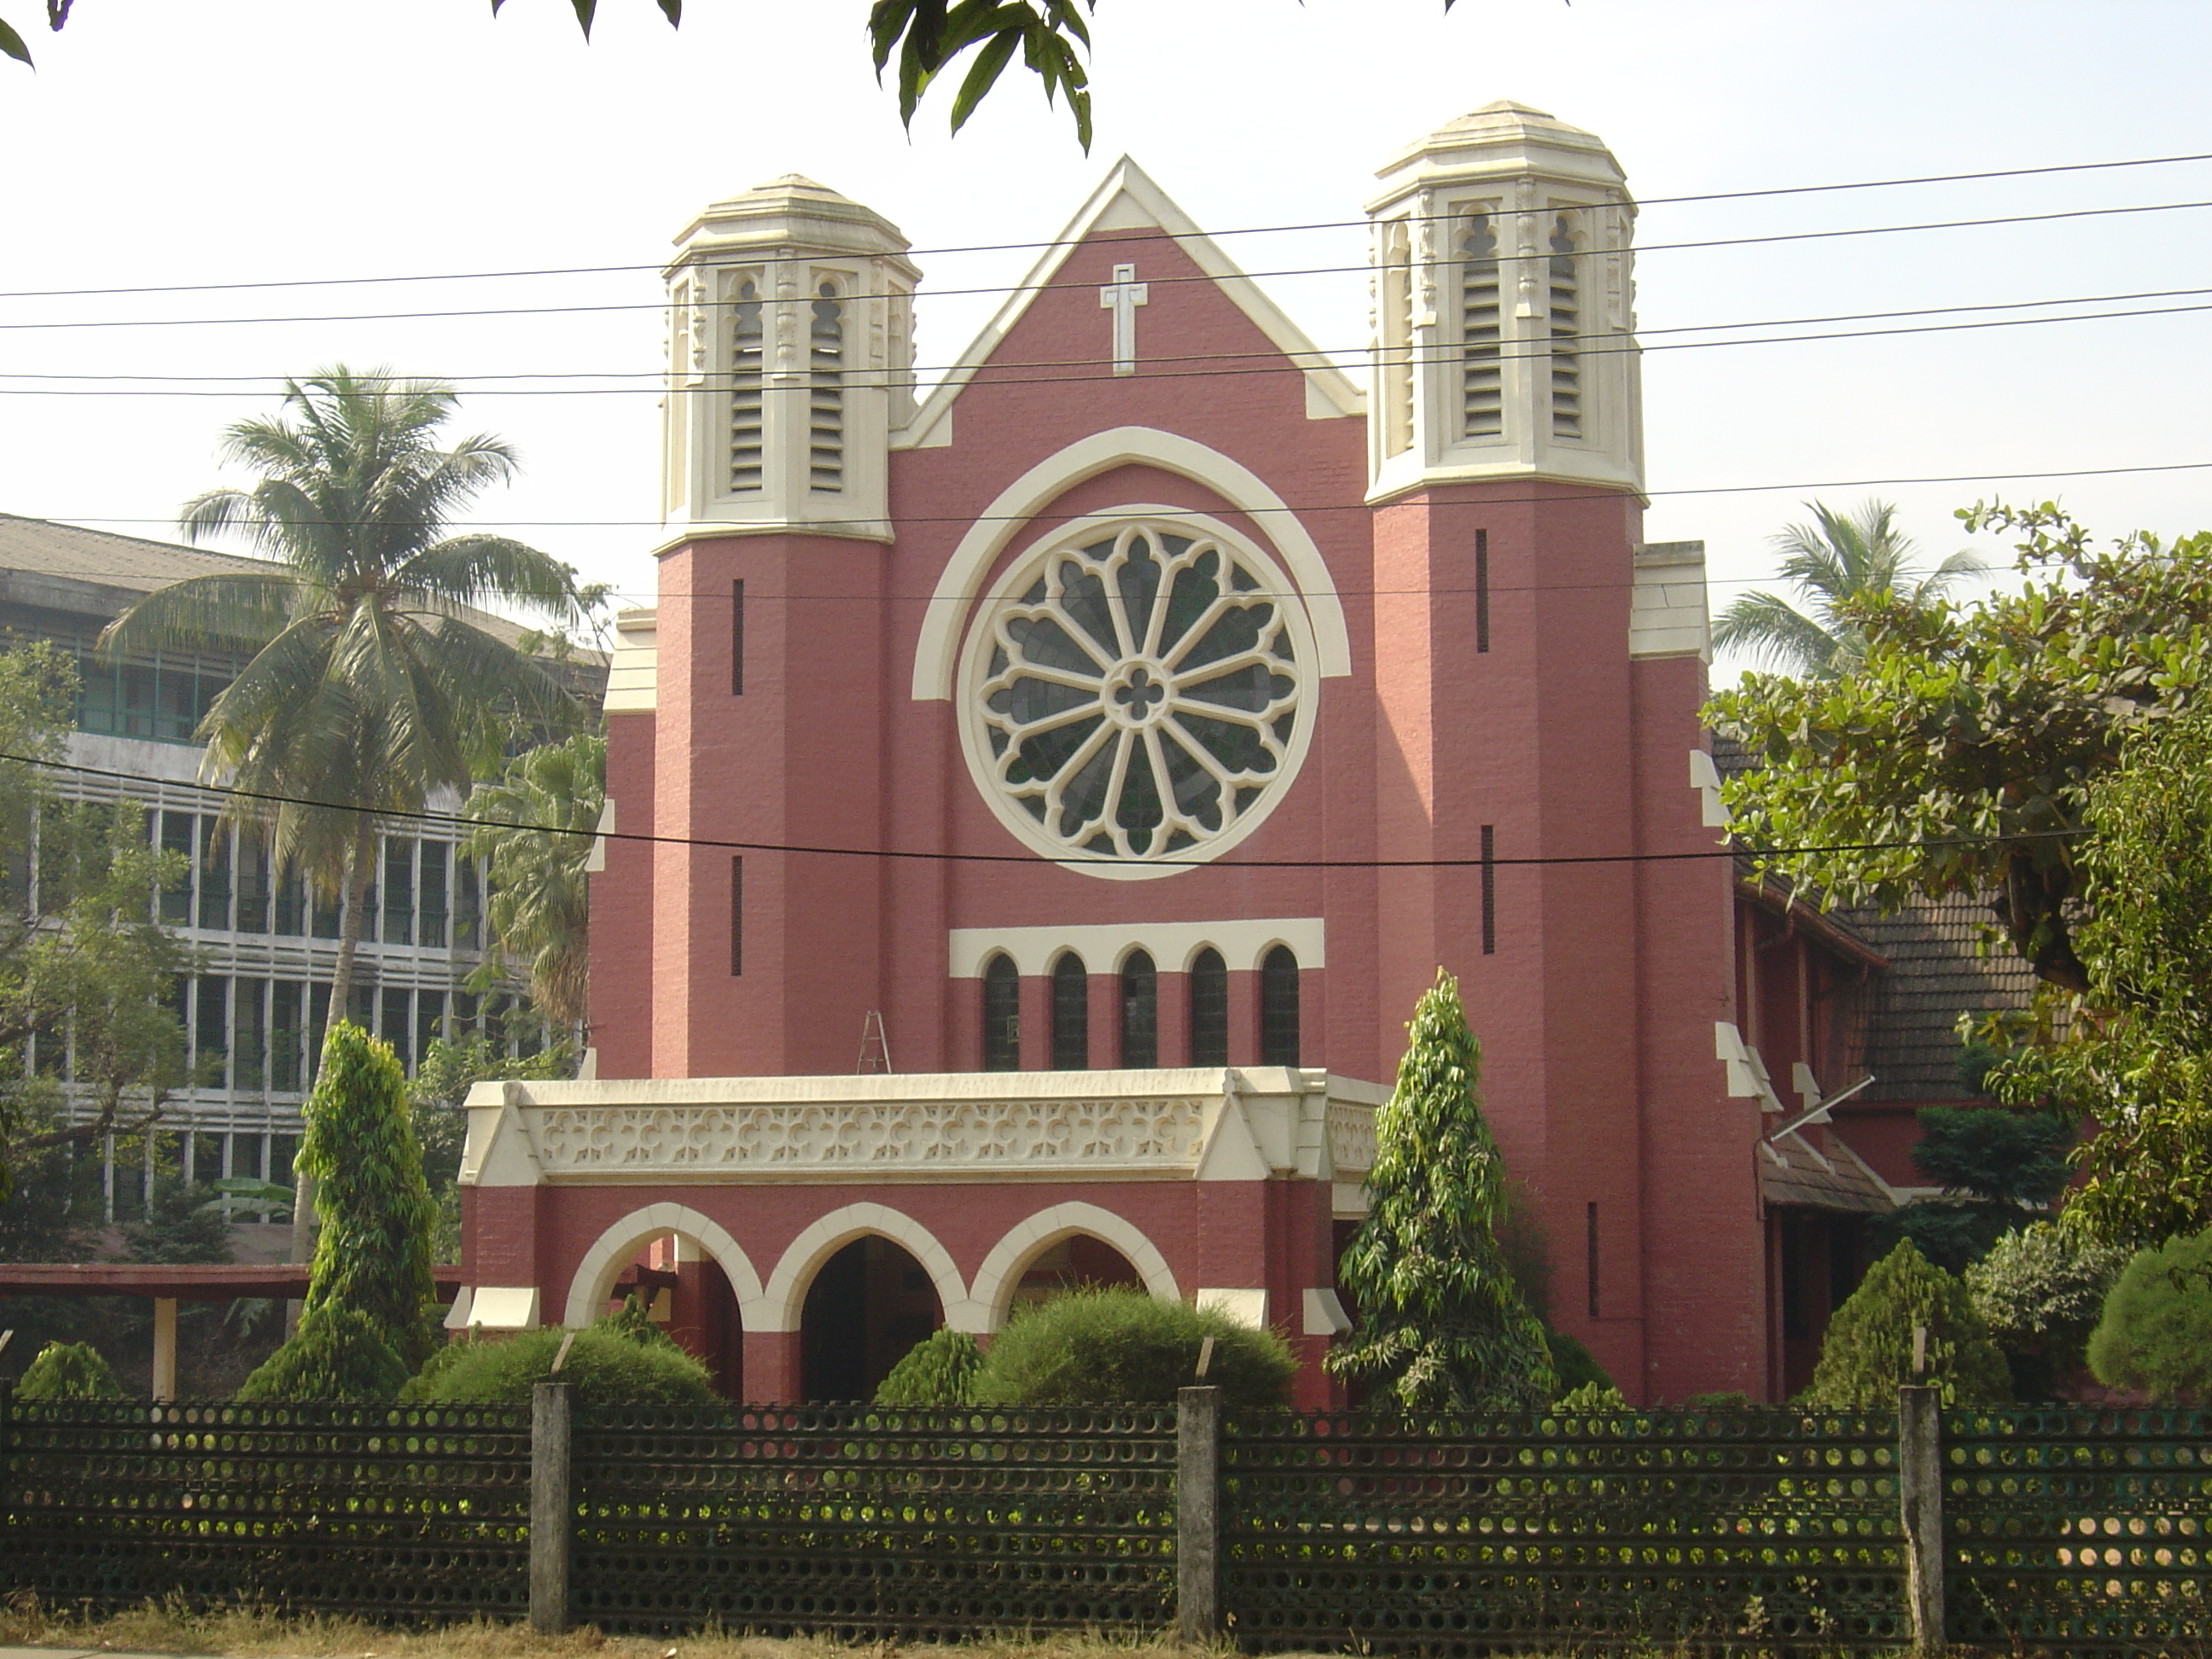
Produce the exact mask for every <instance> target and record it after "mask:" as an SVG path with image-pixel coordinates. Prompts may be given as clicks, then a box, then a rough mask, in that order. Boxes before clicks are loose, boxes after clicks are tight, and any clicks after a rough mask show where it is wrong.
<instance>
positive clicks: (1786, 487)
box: [0, 461, 2212, 558]
mask: <svg viewBox="0 0 2212 1659" xmlns="http://www.w3.org/2000/svg"><path fill="white" fill-rule="evenodd" d="M2208 470H2212V461H2163V462H2153V463H2147V464H2144V465H2135V466H2083V467H2070V468H2047V469H2045V470H2044V471H2034V472H1959V473H1951V474H1946V475H1941V476H1929V477H1915V478H1824V479H1818V480H1814V481H1813V482H1809V483H1763V484H1707V485H1702V486H1699V487H1698V488H1695V489H1645V490H1641V491H1638V492H1634V493H1637V494H1638V495H1641V496H1643V497H1644V499H1646V500H1657V499H1659V498H1662V497H1665V498H1668V499H1673V498H1675V497H1679V496H1685V495H1771V494H1776V493H1778V492H1783V491H1796V490H1800V489H1810V490H1817V489H1894V488H1899V487H1905V486H1911V485H1918V484H1961V483H2027V482H2029V481H2032V480H2034V479H2039V478H2109V477H2125V476H2130V475H2133V474H2136V473H2146V472H2202V471H2208ZM1409 493H1410V491H1409ZM1619 493H1620V494H1623V495H1626V494H1629V493H1631V492H1630V491H1628V490H1626V489H1622V490H1620V492H1619ZM1565 499H1570V498H1567V497H1563V496H1560V495H1548V494H1547V495H1486V496H1485V497H1484V498H1483V499H1482V501H1480V502H1468V503H1465V504H1463V505H1464V506H1465V507H1468V508H1474V507H1510V506H1528V505H1530V504H1534V503H1539V502H1546V501H1562V500H1565ZM1387 505H1389V503H1387V502H1374V501H1344V502H1319V503H1307V504H1303V505H1301V504H1297V503H1293V502H1285V504H1284V505H1283V506H1281V507H1231V508H1230V509H1229V510H1231V511H1232V512H1236V513H1241V514H1243V516H1245V517H1247V518H1250V519H1255V520H1260V521H1261V522H1262V523H1264V522H1265V521H1266V520H1267V519H1268V518H1270V517H1272V516H1273V515H1275V514H1278V513H1287V514H1290V515H1291V516H1293V517H1298V516H1304V515H1307V514H1315V515H1318V514H1321V513H1374V512H1375V511H1376V509H1377V507H1383V506H1387ZM1453 505H1462V504H1458V503H1454V504H1453ZM1188 510H1190V511H1202V510H1204V509H1201V508H1192V509H1188ZM10 518H16V519H24V520H29V521H31V522H33V523H40V524H58V525H63V526H65V527H78V526H83V525H88V524H158V525H173V524H174V523H175V522H176V520H173V519H129V518H103V517H101V516H100V515H99V514H98V513H46V514H33V513H0V522H5V521H6V520H8V519H10ZM1037 518H1038V515H1037V514H1036V513H901V514H899V515H898V521H899V523H900V524H901V525H924V524H959V525H975V524H994V523H997V524H1025V523H1030V522H1032V521H1036V520H1037ZM292 522H294V523H297V524H301V525H309V524H321V523H327V522H331V521H330V520H309V519H301V520H292ZM877 522H878V520H875V519H872V518H869V519H811V520H808V521H807V522H806V523H805V524H803V525H791V526H776V528H777V529H778V530H779V531H781V532H782V533H787V534H792V535H804V534H805V533H806V532H808V531H810V530H819V529H829V528H837V527H841V526H856V525H872V524H875V523H877ZM469 527H470V528H471V529H475V530H658V531H661V532H669V531H671V530H675V531H681V532H685V533H686V534H687V535H689V534H690V532H694V531H696V532H697V535H698V538H699V539H704V538H707V537H709V536H713V535H718V534H725V533H731V532H744V531H745V530H747V529H748V528H750V526H744V525H729V526H722V525H704V526H692V525H688V524H684V523H681V522H678V521H674V520H662V519H486V520H478V521H475V522H472V523H471V526H469ZM94 533H98V532H94ZM164 545H172V544H164ZM192 551H198V550H197V549H194V550H192ZM211 556H215V557H221V558H240V557H244V556H245V555H241V554H213V555H211Z"/></svg>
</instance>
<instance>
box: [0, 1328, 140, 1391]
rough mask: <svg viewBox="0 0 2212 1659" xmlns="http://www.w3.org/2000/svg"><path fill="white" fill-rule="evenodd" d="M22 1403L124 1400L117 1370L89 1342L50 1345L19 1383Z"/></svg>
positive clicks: (27, 1367)
mask: <svg viewBox="0 0 2212 1659" xmlns="http://www.w3.org/2000/svg"><path fill="white" fill-rule="evenodd" d="M15 1395H16V1397H17V1398H18V1399H21V1400H125V1399H128V1398H129V1397H130V1395H129V1393H128V1391H127V1390H125V1388H124V1386H123V1383H122V1381H121V1379H120V1378H118V1376H116V1375H115V1368H114V1367H113V1366H112V1365H110V1364H108V1363H107V1361H106V1359H105V1358H101V1356H100V1350H99V1349H97V1348H95V1347H94V1346H92V1344H90V1343H89V1342H49V1343H47V1344H46V1346H45V1347H43V1348H41V1349H40V1350H39V1357H38V1358H36V1359H33V1361H32V1362H31V1363H30V1364H29V1365H27V1366H26V1367H25V1368H24V1370H23V1375H22V1376H21V1377H20V1378H18V1379H17V1380H16V1383H15Z"/></svg>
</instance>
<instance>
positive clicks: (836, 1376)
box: [799, 1233, 945, 1400]
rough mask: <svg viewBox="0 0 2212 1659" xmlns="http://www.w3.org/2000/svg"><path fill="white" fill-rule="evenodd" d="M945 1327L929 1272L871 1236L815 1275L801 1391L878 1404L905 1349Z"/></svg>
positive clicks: (802, 1345) (802, 1318) (803, 1340)
mask: <svg viewBox="0 0 2212 1659" xmlns="http://www.w3.org/2000/svg"><path fill="white" fill-rule="evenodd" d="M944 1322H945V1310H944V1307H943V1306H942V1304H939V1301H938V1299H937V1286H936V1285H934V1284H933V1283H932V1282H931V1280H930V1277H929V1271H928V1269H927V1268H926V1267H923V1266H922V1265H921V1262H920V1261H916V1260H915V1257H914V1255H912V1253H911V1252H909V1251H908V1249H906V1248H905V1247H904V1246H902V1245H901V1244H898V1243H895V1242H894V1241H893V1240H890V1239H888V1238H885V1237H882V1236H881V1235H880V1234H877V1233H871V1234H869V1235H868V1236H867V1237H865V1238H856V1239H854V1241H853V1242H852V1243H849V1244H848V1245H846V1246H845V1247H844V1248H843V1249H841V1250H839V1251H838V1252H837V1253H836V1255H833V1256H831V1257H830V1258H829V1260H828V1261H825V1262H823V1264H822V1266H821V1267H819V1268H818V1269H817V1271H816V1273H815V1275H814V1282H813V1283H812V1284H811V1285H808V1286H807V1289H806V1305H805V1309H804V1310H803V1311H802V1312H801V1313H800V1315H799V1391H800V1392H801V1393H802V1394H803V1395H805V1397H806V1398H807V1399H808V1400H872V1399H873V1398H874V1397H875V1393H876V1387H877V1385H878V1383H881V1382H882V1381H883V1380H884V1377H886V1376H889V1375H890V1369H891V1367H892V1366H894V1365H896V1364H898V1362H899V1361H900V1360H901V1359H902V1358H905V1357H906V1353H907V1350H908V1349H909V1348H911V1347H913V1346H914V1345H915V1343H917V1342H920V1341H921V1340H923V1339H924V1338H925V1337H927V1335H928V1334H930V1333H931V1332H932V1331H933V1330H935V1329H936V1328H938V1327H939V1325H942V1324H943V1323H944Z"/></svg>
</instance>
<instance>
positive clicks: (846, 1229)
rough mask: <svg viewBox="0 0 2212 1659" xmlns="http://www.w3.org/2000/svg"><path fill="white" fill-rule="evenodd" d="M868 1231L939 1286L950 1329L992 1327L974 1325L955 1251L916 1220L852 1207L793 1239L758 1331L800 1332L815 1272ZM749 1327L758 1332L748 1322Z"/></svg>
mask: <svg viewBox="0 0 2212 1659" xmlns="http://www.w3.org/2000/svg"><path fill="white" fill-rule="evenodd" d="M870 1233H879V1234H881V1235H882V1236H883V1237H885V1238H888V1239H890V1241H891V1242H892V1243H895V1244H898V1245H900V1246H902V1247H903V1248H904V1249H906V1250H907V1251H908V1252H909V1253H910V1254H911V1255H913V1256H914V1258H915V1261H919V1262H921V1266H922V1269H923V1271H924V1272H926V1273H928V1275H929V1277H930V1279H931V1282H932V1283H933V1284H934V1285H936V1287H937V1299H938V1302H939V1304H940V1305H941V1306H942V1307H943V1309H944V1311H945V1324H946V1325H948V1326H950V1327H951V1328H952V1329H954V1330H956V1331H981V1330H984V1329H986V1328H987V1327H985V1326H982V1325H980V1324H978V1323H976V1320H977V1319H978V1317H979V1315H978V1314H977V1312H976V1310H975V1304H974V1303H973V1302H971V1301H970V1300H969V1295H968V1284H967V1281H966V1280H965V1279H962V1278H961V1277H960V1269H959V1268H958V1267H956V1266H954V1265H953V1261H952V1256H951V1252H950V1251H948V1250H947V1249H945V1246H944V1245H942V1244H940V1243H938V1242H937V1236H936V1235H935V1234H934V1233H933V1232H931V1231H929V1229H928V1228H927V1227H925V1226H923V1225H921V1223H920V1222H919V1221H916V1220H915V1218H913V1217H912V1216H909V1215H904V1214H902V1213H901V1212H898V1211H896V1210H894V1209H891V1208H890V1207H889V1206H886V1205H882V1204H848V1205H846V1206H844V1207H843V1208H842V1209H837V1210H832V1211H830V1212H829V1214H827V1215H825V1216H823V1217H822V1218H820V1219H819V1220H817V1221H816V1222H815V1223H814V1224H813V1225H811V1226H809V1227H808V1228H807V1229H806V1230H805V1231H804V1232H802V1233H800V1234H799V1237H796V1238H794V1239H793V1240H792V1241H791V1244H790V1246H789V1248H788V1249H786V1250H785V1251H784V1253H783V1258H782V1260H781V1261H778V1262H777V1263H776V1264H775V1272H774V1273H771V1274H769V1281H768V1289H767V1290H766V1291H764V1292H763V1319H762V1322H761V1324H760V1326H759V1328H760V1329H762V1330H766V1331H795V1330H797V1329H799V1324H800V1322H801V1320H802V1318H803V1316H805V1311H806V1292H807V1290H808V1288H809V1287H810V1286H811V1285H812V1284H813V1282H814V1274H815V1272H816V1270H817V1269H818V1268H819V1267H821V1266H822V1264H823V1262H825V1261H828V1260H829V1258H830V1257H831V1256H832V1255H836V1253H837V1251H839V1250H840V1249H842V1248H844V1246H846V1245H848V1244H849V1243H852V1242H853V1241H854V1239H856V1238H865V1237H867V1235H869V1234H870ZM745 1328H746V1329H748V1330H751V1329H753V1328H754V1326H753V1325H752V1323H751V1322H750V1321H748V1322H746V1326H745Z"/></svg>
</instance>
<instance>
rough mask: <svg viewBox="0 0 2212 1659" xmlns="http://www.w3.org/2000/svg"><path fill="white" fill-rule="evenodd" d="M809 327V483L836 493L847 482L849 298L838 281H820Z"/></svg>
mask: <svg viewBox="0 0 2212 1659" xmlns="http://www.w3.org/2000/svg"><path fill="white" fill-rule="evenodd" d="M813 312H814V321H813V325H812V326H811V328H810V329H809V330H808V333H807V353H806V369H807V416H806V419H807V431H806V442H807V450H806V487H807V488H808V489H810V490H811V491H812V492H813V493H814V494H816V495H836V493H837V492H838V491H840V490H842V489H844V487H845V302H844V301H842V299H841V298H839V297H838V289H837V284H836V283H834V282H829V281H826V280H825V281H823V282H822V283H817V285H816V287H815V300H814V304H813Z"/></svg>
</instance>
